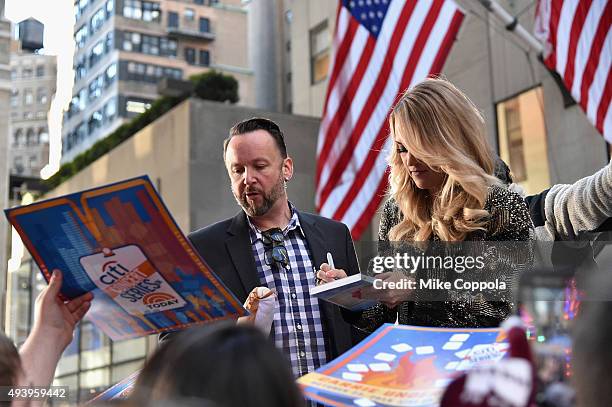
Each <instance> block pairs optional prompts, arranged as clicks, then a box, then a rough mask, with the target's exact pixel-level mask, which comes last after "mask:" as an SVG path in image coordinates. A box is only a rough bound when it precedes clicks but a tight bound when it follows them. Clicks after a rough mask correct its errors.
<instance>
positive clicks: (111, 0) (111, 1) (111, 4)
mask: <svg viewBox="0 0 612 407" xmlns="http://www.w3.org/2000/svg"><path fill="white" fill-rule="evenodd" d="M113 11H115V0H108V1H107V2H106V17H107V18H108V17H110V16H112V15H113Z"/></svg>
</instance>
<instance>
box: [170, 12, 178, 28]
mask: <svg viewBox="0 0 612 407" xmlns="http://www.w3.org/2000/svg"><path fill="white" fill-rule="evenodd" d="M178 26H179V15H178V13H176V12H174V11H169V12H168V27H170V28H178Z"/></svg>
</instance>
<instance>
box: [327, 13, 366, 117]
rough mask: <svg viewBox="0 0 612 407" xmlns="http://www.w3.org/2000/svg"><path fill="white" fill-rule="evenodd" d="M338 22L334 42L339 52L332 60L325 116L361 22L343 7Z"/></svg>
mask: <svg viewBox="0 0 612 407" xmlns="http://www.w3.org/2000/svg"><path fill="white" fill-rule="evenodd" d="M337 20H338V22H337V23H336V35H335V37H334V43H335V44H339V45H338V46H337V50H338V51H337V52H336V54H335V56H334V61H333V62H332V64H333V66H332V73H331V76H330V78H329V83H328V85H327V95H326V96H325V105H323V115H324V116H325V112H327V103H328V101H329V96H330V94H331V91H332V89H333V88H334V86H335V85H336V80H337V79H338V75H339V74H340V71H341V70H342V67H343V66H344V63H345V61H346V58H347V56H348V53H349V51H350V49H351V45H352V44H353V39H354V38H355V32H356V31H357V28H358V27H359V24H358V23H357V22H356V21H355V20H353V19H352V18H350V13H349V12H347V11H345V10H344V9H343V8H341V10H340V11H339V12H338V18H337Z"/></svg>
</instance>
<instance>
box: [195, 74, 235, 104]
mask: <svg viewBox="0 0 612 407" xmlns="http://www.w3.org/2000/svg"><path fill="white" fill-rule="evenodd" d="M189 79H190V80H191V81H192V82H193V83H194V86H195V87H194V90H193V93H194V94H195V95H196V96H197V97H199V98H201V99H205V100H216V101H217V102H226V101H229V102H230V103H236V102H238V81H237V80H236V78H234V77H233V76H231V75H225V74H223V73H221V72H217V71H214V70H213V71H208V72H204V73H201V74H199V75H194V76H192V77H191V78H189Z"/></svg>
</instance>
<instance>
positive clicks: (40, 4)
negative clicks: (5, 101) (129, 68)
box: [4, 0, 74, 178]
mask: <svg viewBox="0 0 612 407" xmlns="http://www.w3.org/2000/svg"><path fill="white" fill-rule="evenodd" d="M5 3H6V6H5V11H4V14H5V17H6V18H7V19H8V20H10V21H11V22H13V23H15V24H16V23H18V22H20V21H22V20H25V19H26V18H28V17H34V18H35V19H37V20H39V21H40V22H41V23H43V24H44V25H45V37H44V49H43V50H42V53H44V54H47V55H56V56H57V65H58V66H57V76H58V78H57V93H56V96H55V100H54V101H53V102H52V104H51V110H50V112H49V136H50V146H49V147H50V150H51V151H50V157H49V165H48V166H47V167H45V168H44V169H43V171H42V172H41V175H42V177H43V178H48V177H49V176H51V175H52V174H53V173H54V172H55V171H57V169H58V168H59V159H60V154H61V120H62V109H63V108H65V107H66V106H67V105H68V103H69V102H70V98H71V97H72V95H71V92H72V79H73V72H72V53H73V49H74V44H73V41H72V34H73V21H74V17H73V0H6V2H5Z"/></svg>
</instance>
